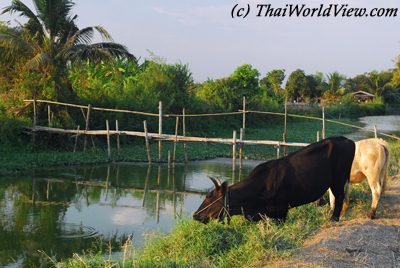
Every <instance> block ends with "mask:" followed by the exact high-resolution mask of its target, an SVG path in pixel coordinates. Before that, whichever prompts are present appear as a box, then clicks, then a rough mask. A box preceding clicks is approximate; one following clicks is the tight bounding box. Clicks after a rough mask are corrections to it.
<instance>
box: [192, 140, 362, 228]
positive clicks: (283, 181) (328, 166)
mask: <svg viewBox="0 0 400 268" xmlns="http://www.w3.org/2000/svg"><path fill="white" fill-rule="evenodd" d="M354 152H355V145H354V142H353V141H351V140H349V139H347V138H345V137H334V138H328V139H325V140H322V141H320V142H317V143H314V144H311V145H309V146H307V147H304V148H302V149H301V150H299V151H297V152H294V153H291V154H289V155H288V156H286V157H283V158H281V159H277V160H271V161H268V162H265V163H262V164H260V165H258V166H257V167H255V168H254V170H253V171H252V172H251V173H250V175H249V176H248V177H247V178H246V179H244V180H243V181H241V182H238V183H236V184H234V185H232V186H228V183H227V182H224V183H220V182H219V180H216V179H212V181H213V183H214V186H215V187H214V189H213V190H211V191H210V192H209V193H208V194H207V196H206V198H205V200H204V201H203V203H202V204H201V205H200V207H199V209H198V210H197V211H196V212H195V213H194V214H193V218H194V219H195V220H198V221H200V222H203V223H207V222H208V221H209V220H210V219H219V220H223V219H224V217H225V216H228V217H229V216H232V215H244V216H245V217H246V218H247V219H249V220H255V221H257V220H260V219H262V217H263V215H266V216H268V217H272V218H275V219H278V220H281V221H284V220H285V219H286V215H287V213H288V210H289V208H291V207H297V206H300V205H303V204H307V203H310V202H313V201H315V200H317V199H318V198H320V197H321V196H322V195H323V194H324V193H325V192H326V191H327V190H328V189H329V188H331V189H332V191H333V194H334V195H335V197H336V201H335V208H334V211H333V214H332V220H335V221H337V220H339V217H340V212H341V210H342V205H343V199H344V185H345V184H346V183H347V182H348V180H349V176H350V169H351V164H352V161H353V157H354Z"/></svg>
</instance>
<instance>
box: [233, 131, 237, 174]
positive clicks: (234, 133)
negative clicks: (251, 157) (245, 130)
mask: <svg viewBox="0 0 400 268" xmlns="http://www.w3.org/2000/svg"><path fill="white" fill-rule="evenodd" d="M235 169H236V130H234V131H233V137H232V170H233V171H235Z"/></svg>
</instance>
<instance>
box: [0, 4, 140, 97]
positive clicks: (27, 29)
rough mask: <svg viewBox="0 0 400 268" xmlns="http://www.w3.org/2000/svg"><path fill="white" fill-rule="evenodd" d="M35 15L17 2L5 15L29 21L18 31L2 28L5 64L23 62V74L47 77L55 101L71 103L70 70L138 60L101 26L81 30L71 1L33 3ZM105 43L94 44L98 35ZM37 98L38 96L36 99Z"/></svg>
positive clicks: (0, 46) (0, 29)
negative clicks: (88, 64) (90, 64)
mask: <svg viewBox="0 0 400 268" xmlns="http://www.w3.org/2000/svg"><path fill="white" fill-rule="evenodd" d="M33 4H34V6H35V12H34V11H33V10H31V9H30V8H29V7H28V6H26V5H25V4H24V3H23V2H22V1H20V0H13V1H12V2H11V5H10V6H7V7H5V8H4V9H3V12H2V14H5V13H9V14H14V13H18V14H19V16H21V17H24V18H26V19H27V22H26V23H25V24H24V25H21V26H20V27H19V28H18V29H17V30H15V29H4V28H0V48H1V49H2V50H3V52H4V53H1V55H0V57H2V58H3V60H9V61H15V60H16V58H18V57H22V58H23V60H22V61H23V71H26V72H36V73H38V74H40V75H46V76H47V77H48V78H49V79H51V80H53V81H54V85H55V88H54V90H55V94H54V98H55V99H69V98H71V97H73V91H72V86H71V83H70V81H69V80H68V71H67V67H68V66H69V65H73V64H76V63H80V62H85V61H87V60H89V61H94V62H100V61H103V60H105V61H109V60H114V59H115V58H129V59H135V58H134V56H133V55H132V54H130V53H129V52H128V50H127V49H126V48H125V47H124V46H123V45H121V44H117V43H114V42H113V39H112V37H111V35H110V34H109V33H108V32H107V31H106V30H105V29H104V28H103V27H101V26H93V27H86V28H83V29H78V27H77V26H76V23H75V21H76V19H77V16H76V15H74V16H73V15H72V14H71V10H72V8H73V6H74V3H73V2H72V1H71V0H33ZM95 32H97V33H99V34H100V35H101V37H102V38H103V42H100V43H92V40H93V37H94V33H95ZM34 97H36V96H34Z"/></svg>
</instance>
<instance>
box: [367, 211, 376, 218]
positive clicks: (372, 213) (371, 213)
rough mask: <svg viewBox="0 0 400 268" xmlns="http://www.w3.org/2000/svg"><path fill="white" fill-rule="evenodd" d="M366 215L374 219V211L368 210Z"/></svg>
mask: <svg viewBox="0 0 400 268" xmlns="http://www.w3.org/2000/svg"><path fill="white" fill-rule="evenodd" d="M368 217H369V218H370V219H371V220H373V219H375V218H376V215H375V211H370V212H368Z"/></svg>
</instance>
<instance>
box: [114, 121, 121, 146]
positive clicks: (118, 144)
mask: <svg viewBox="0 0 400 268" xmlns="http://www.w3.org/2000/svg"><path fill="white" fill-rule="evenodd" d="M115 130H116V131H117V150H118V153H119V151H120V149H121V144H120V141H119V127H118V120H115Z"/></svg>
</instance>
